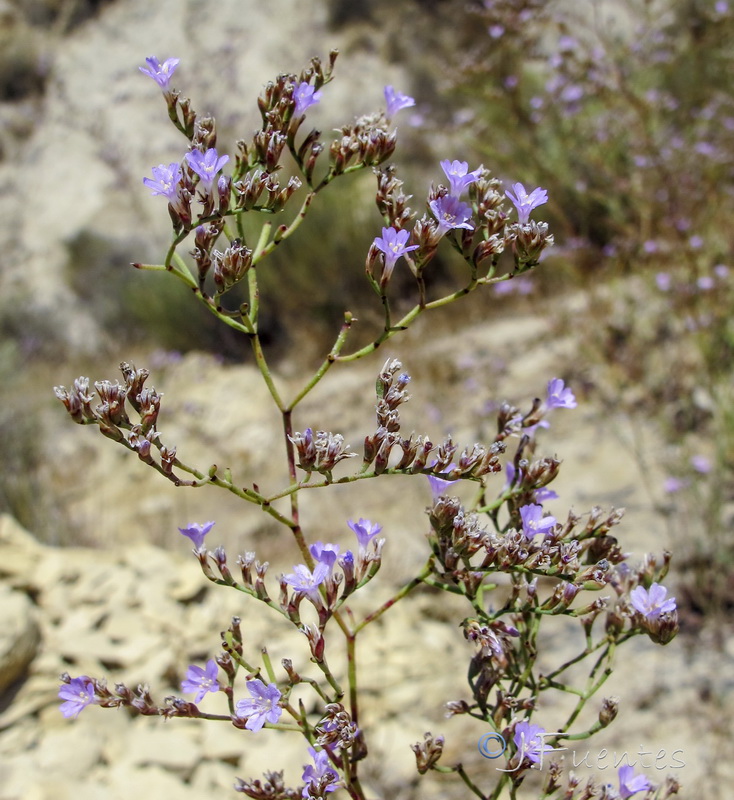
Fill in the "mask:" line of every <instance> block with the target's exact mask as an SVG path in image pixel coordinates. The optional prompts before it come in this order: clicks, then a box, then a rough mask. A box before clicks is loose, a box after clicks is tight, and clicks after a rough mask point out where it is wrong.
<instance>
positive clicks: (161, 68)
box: [138, 56, 181, 94]
mask: <svg viewBox="0 0 734 800" xmlns="http://www.w3.org/2000/svg"><path fill="white" fill-rule="evenodd" d="M145 61H146V63H147V64H148V67H149V69H148V67H138V69H139V70H140V71H141V72H143V73H145V74H146V75H149V76H150V77H151V78H153V80H154V81H155V82H156V83H157V84H158V85H159V86H160V87H161V89H162V90H163V92H164V93H165V94H168V93H169V92H170V91H171V88H170V86H169V84H170V82H171V78H172V77H173V73H174V72H175V71H176V67H177V66H178V64H179V62H180V61H181V59H180V58H167V59H166V60H165V61H164V62H163V63H162V64H161V63H160V61H158V59H157V58H156V57H155V56H148V58H146V59H145Z"/></svg>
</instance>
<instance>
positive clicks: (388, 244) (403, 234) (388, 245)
mask: <svg viewBox="0 0 734 800" xmlns="http://www.w3.org/2000/svg"><path fill="white" fill-rule="evenodd" d="M409 238H410V231H406V230H401V231H399V230H396V229H395V228H383V229H382V237H379V236H377V237H375V241H374V245H375V247H376V248H377V249H378V250H380V251H381V252H383V253H384V254H385V270H384V273H383V281H384V280H386V279H387V278H389V277H390V274H391V273H392V271H393V269H394V268H395V262H396V261H397V260H398V259H399V258H400V257H401V256H404V255H405V254H406V253H409V252H410V251H411V250H417V249H418V245H417V244H412V245H409V246H406V245H407V242H408V239H409ZM386 276H387V277H386Z"/></svg>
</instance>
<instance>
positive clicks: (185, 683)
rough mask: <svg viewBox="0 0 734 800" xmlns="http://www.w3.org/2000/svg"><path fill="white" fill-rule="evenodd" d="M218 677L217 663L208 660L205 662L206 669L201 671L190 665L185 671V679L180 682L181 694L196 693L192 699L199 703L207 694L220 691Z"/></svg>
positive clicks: (199, 668)
mask: <svg viewBox="0 0 734 800" xmlns="http://www.w3.org/2000/svg"><path fill="white" fill-rule="evenodd" d="M218 675H219V667H218V666H217V662H216V661H215V660H214V659H213V658H210V659H209V660H208V661H207V662H206V667H204V669H202V668H201V667H197V666H196V664H192V665H191V666H190V667H189V668H188V669H187V670H186V677H185V678H184V680H182V681H181V691H182V692H186V693H189V692H196V697H195V698H194V702H195V703H200V702H201V701H202V700H203V699H204V695H205V694H206V693H207V692H218V691H219V689H220V686H219V682H218V681H217V676H218Z"/></svg>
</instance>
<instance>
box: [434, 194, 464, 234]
mask: <svg viewBox="0 0 734 800" xmlns="http://www.w3.org/2000/svg"><path fill="white" fill-rule="evenodd" d="M428 205H429V206H430V208H431V211H433V214H434V216H435V217H436V219H437V220H438V232H439V234H440V235H441V236H443V235H444V234H445V233H448V232H449V231H450V230H453V229H454V228H466V229H467V230H469V231H472V230H474V225H473V224H472V223H471V222H469V220H470V219H471V207H470V206H468V205H467V204H466V203H462V202H461V200H459V198H458V197H454V196H453V195H451V194H445V195H444V196H443V197H439V199H438V200H431V202H430V203H429V204H428Z"/></svg>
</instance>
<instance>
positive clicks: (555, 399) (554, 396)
mask: <svg viewBox="0 0 734 800" xmlns="http://www.w3.org/2000/svg"><path fill="white" fill-rule="evenodd" d="M546 405H547V406H548V408H576V405H577V403H576V397H575V396H574V393H573V392H572V391H571V390H570V389H569V388H568V387H566V386H565V385H564V383H563V380H562V379H561V378H553V379H552V380H550V381H548V396H547V399H546Z"/></svg>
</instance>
